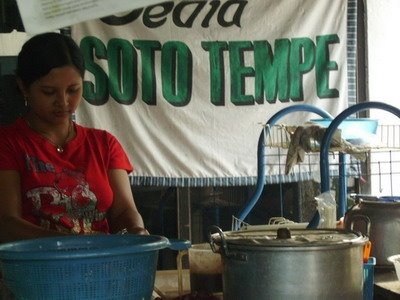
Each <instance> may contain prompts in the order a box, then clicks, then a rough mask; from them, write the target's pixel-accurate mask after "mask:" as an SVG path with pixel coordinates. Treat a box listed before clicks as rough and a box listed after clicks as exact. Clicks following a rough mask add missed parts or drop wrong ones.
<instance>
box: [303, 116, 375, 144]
mask: <svg viewBox="0 0 400 300" xmlns="http://www.w3.org/2000/svg"><path fill="white" fill-rule="evenodd" d="M310 121H311V122H313V123H315V124H318V125H320V126H322V127H328V126H329V125H330V124H331V122H332V120H330V119H311V120H310ZM377 128H378V120H375V119H369V118H347V119H345V120H343V121H342V122H341V123H340V124H339V127H338V129H340V130H341V132H342V138H343V139H345V140H364V141H370V140H371V138H373V137H374V136H375V134H376V130H377Z"/></svg>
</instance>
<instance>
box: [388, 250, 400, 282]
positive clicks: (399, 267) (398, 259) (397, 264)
mask: <svg viewBox="0 0 400 300" xmlns="http://www.w3.org/2000/svg"><path fill="white" fill-rule="evenodd" d="M388 261H390V262H391V263H393V264H394V268H395V269H396V274H397V279H398V280H400V254H396V255H392V256H389V257H388Z"/></svg>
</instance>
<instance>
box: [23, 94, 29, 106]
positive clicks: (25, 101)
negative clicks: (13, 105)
mask: <svg viewBox="0 0 400 300" xmlns="http://www.w3.org/2000/svg"><path fill="white" fill-rule="evenodd" d="M24 104H25V107H28V97H27V96H25V95H24Z"/></svg>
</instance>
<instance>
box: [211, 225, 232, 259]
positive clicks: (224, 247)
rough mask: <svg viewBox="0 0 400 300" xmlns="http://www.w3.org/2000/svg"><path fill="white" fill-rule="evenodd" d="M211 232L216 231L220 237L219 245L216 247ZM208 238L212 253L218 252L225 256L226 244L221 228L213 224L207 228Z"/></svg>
mask: <svg viewBox="0 0 400 300" xmlns="http://www.w3.org/2000/svg"><path fill="white" fill-rule="evenodd" d="M213 233H218V235H219V237H220V238H221V246H220V247H218V248H217V246H216V244H215V240H214V238H213V236H212V235H213ZM208 240H209V242H210V246H211V250H212V251H213V252H214V253H220V254H222V255H225V256H229V255H228V246H227V244H226V239H225V234H224V233H223V232H222V230H221V228H219V227H218V226H215V225H211V226H210V227H209V229H208Z"/></svg>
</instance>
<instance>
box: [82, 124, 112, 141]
mask: <svg viewBox="0 0 400 300" xmlns="http://www.w3.org/2000/svg"><path fill="white" fill-rule="evenodd" d="M76 127H77V129H78V130H80V131H81V132H82V134H83V135H84V136H86V137H87V138H96V139H115V136H114V135H113V134H112V133H110V132H109V131H108V130H105V129H100V128H93V127H86V126H82V125H79V124H76Z"/></svg>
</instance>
